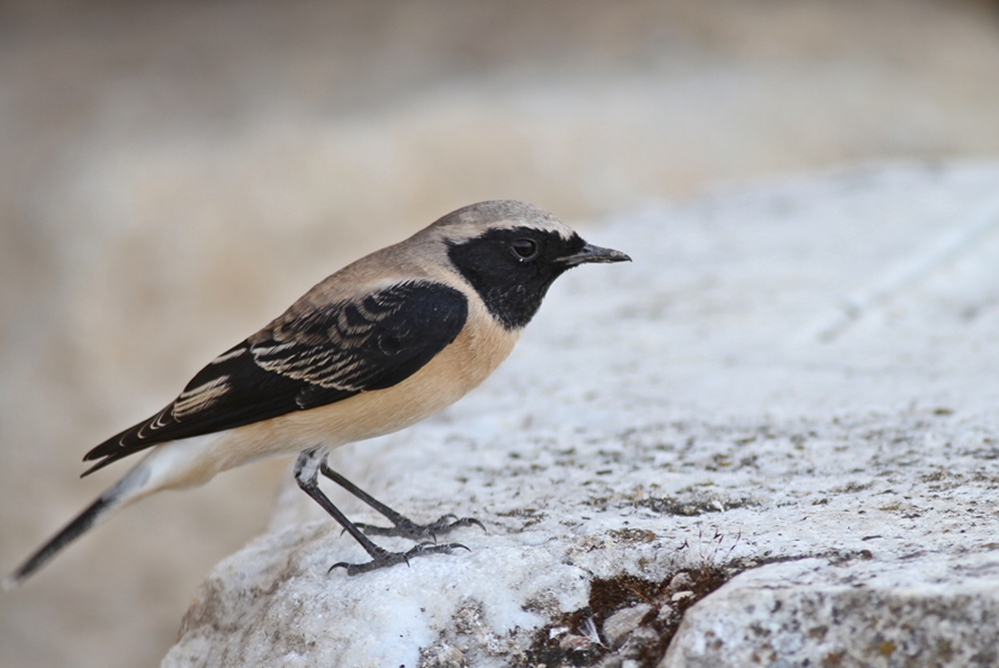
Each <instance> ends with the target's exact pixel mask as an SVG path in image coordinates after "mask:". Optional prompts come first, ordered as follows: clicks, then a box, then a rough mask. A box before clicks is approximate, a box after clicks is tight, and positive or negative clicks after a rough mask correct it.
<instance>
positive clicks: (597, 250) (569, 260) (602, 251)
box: [559, 244, 631, 267]
mask: <svg viewBox="0 0 999 668" xmlns="http://www.w3.org/2000/svg"><path fill="white" fill-rule="evenodd" d="M559 261H560V262H561V263H562V264H564V265H565V266H567V267H575V266H576V265H577V264H585V263H587V262H631V258H630V257H628V256H627V255H625V254H624V253H622V252H621V251H617V250H614V249H613V248H601V247H600V246H594V245H593V244H586V245H585V246H583V247H582V248H581V249H580V250H579V252H578V253H573V254H572V255H566V256H565V257H562V258H559Z"/></svg>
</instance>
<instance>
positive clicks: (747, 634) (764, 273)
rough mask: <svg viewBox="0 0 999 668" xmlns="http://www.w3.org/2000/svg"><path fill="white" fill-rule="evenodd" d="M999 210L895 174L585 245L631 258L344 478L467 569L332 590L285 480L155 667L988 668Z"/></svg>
mask: <svg viewBox="0 0 999 668" xmlns="http://www.w3.org/2000/svg"><path fill="white" fill-rule="evenodd" d="M997 193H999V167H997V166H994V165H991V166H990V165H977V166H964V167H961V166H952V167H947V168H932V169H931V168H922V167H904V166H897V167H887V168H882V169H867V170H853V171H848V172H842V173H835V174H825V175H821V176H817V177H813V178H808V179H805V178H802V179H799V180H796V181H793V182H789V183H786V184H784V185H781V186H777V187H770V188H765V189H759V190H755V191H744V192H736V193H727V194H718V195H715V196H712V197H707V198H704V199H702V200H699V201H697V202H694V203H692V204H690V205H687V206H684V207H682V208H675V209H659V210H653V211H645V212H641V213H635V214H628V215H621V216H619V217H618V218H616V219H615V220H612V221H610V223H609V224H607V225H605V226H603V227H596V228H593V229H590V230H586V236H587V238H588V239H590V240H591V241H593V242H594V243H598V244H601V245H607V246H611V247H615V248H620V249H622V250H625V251H626V252H628V253H630V254H631V255H632V256H633V257H634V260H635V262H634V263H633V264H631V265H616V266H611V267H585V268H582V269H580V270H577V271H574V272H572V273H570V274H569V275H568V276H566V277H565V278H564V279H563V280H562V281H561V282H560V283H559V284H557V285H556V286H555V288H554V289H553V290H552V293H551V294H550V296H549V298H548V300H547V302H546V303H545V305H544V306H543V307H542V310H541V313H540V314H539V316H538V318H537V320H536V321H535V322H534V323H532V325H531V326H530V327H529V328H528V330H527V332H526V334H525V336H524V339H523V341H522V342H521V344H520V345H519V346H518V348H517V349H516V350H515V351H514V353H513V355H512V357H511V359H510V360H509V361H508V362H507V363H506V364H505V365H504V366H503V367H502V368H501V370H500V371H499V372H497V374H496V375H495V376H494V377H493V378H491V379H490V380H489V381H487V383H486V384H485V385H484V386H483V387H482V388H480V389H479V390H477V391H476V392H475V393H473V394H472V395H470V396H469V397H467V398H466V399H465V400H463V401H462V402H460V403H459V404H458V405H456V406H454V407H453V408H452V409H449V410H448V411H446V412H445V413H444V414H442V415H441V416H439V417H437V418H434V419H432V420H429V421H427V422H425V423H423V424H421V425H418V426H416V427H415V428H412V429H410V430H408V431H406V432H403V433H400V434H397V435H394V436H391V437H387V438H383V439H378V440H375V441H370V442H366V443H360V444H355V445H352V446H348V447H347V448H343V449H341V450H339V451H337V453H335V457H334V460H335V461H334V464H335V467H336V468H338V469H339V470H341V471H343V472H344V473H345V474H346V475H347V476H348V477H349V478H351V479H354V480H355V481H356V482H358V483H359V484H361V485H362V486H364V487H366V488H367V489H369V491H371V492H372V493H374V494H375V495H376V496H377V497H379V498H380V499H382V500H383V501H385V502H386V503H388V504H390V505H392V506H393V507H395V508H397V509H399V510H401V511H403V512H405V513H406V514H408V515H410V516H411V517H413V518H415V519H418V520H433V519H435V518H436V517H438V516H439V515H441V514H443V513H445V512H454V513H456V514H458V515H474V516H476V517H478V518H479V519H480V520H482V521H483V523H484V524H485V526H486V529H487V531H486V532H482V531H481V530H479V529H477V528H474V527H471V528H464V529H461V530H460V531H458V532H456V533H455V534H454V536H453V537H451V539H453V540H457V541H459V542H461V543H464V544H466V545H467V546H468V547H469V548H471V552H470V553H465V552H461V553H457V554H455V555H451V556H432V557H424V558H420V559H415V560H413V562H412V564H411V566H410V567H409V568H406V567H404V566H401V567H395V568H391V569H386V570H383V571H378V572H373V573H370V574H366V575H363V576H359V577H347V576H346V575H344V574H343V573H342V571H335V572H333V573H331V574H327V569H328V568H329V566H330V565H331V564H333V563H335V562H337V561H341V560H348V561H349V560H360V559H363V558H364V554H363V552H362V551H361V550H360V549H359V548H358V546H357V545H356V544H355V543H354V542H353V541H352V540H351V539H349V537H342V536H340V532H339V530H338V529H337V528H336V527H335V526H333V525H332V523H331V522H330V521H328V520H327V519H325V518H324V517H322V515H321V511H319V509H318V508H315V507H314V504H312V503H311V502H310V501H309V500H308V499H307V498H306V497H305V496H304V495H303V494H301V493H300V492H299V491H298V490H297V489H295V488H294V486H293V485H290V484H289V485H287V486H286V489H285V491H284V493H283V495H282V498H281V501H280V502H279V504H278V508H277V510H276V512H275V516H274V519H273V521H272V524H271V527H270V530H269V532H268V533H266V534H265V535H263V536H261V537H259V538H258V539H256V540H254V541H253V542H252V543H251V544H250V545H248V546H247V547H246V548H245V549H244V550H242V551H241V552H239V553H237V554H235V555H233V556H231V557H230V558H228V559H226V560H225V561H223V562H222V563H221V564H219V566H218V567H217V568H216V569H215V571H214V572H213V573H212V574H211V575H210V576H209V578H208V579H207V580H206V582H205V583H204V584H203V585H202V587H201V589H200V591H199V593H198V594H197V596H196V599H195V601H194V604H193V605H192V607H191V609H190V611H189V612H188V614H187V616H186V617H185V619H184V622H183V625H182V628H181V633H180V638H179V641H178V644H177V645H176V646H175V647H174V648H173V649H172V650H171V651H170V653H169V654H168V655H167V657H166V659H165V660H164V663H163V665H164V666H167V667H170V668H173V667H177V666H275V665H280V666H299V665H301V666H306V665H310V666H311V665H326V666H352V667H355V666H407V667H408V668H414V667H415V666H425V667H429V666H497V667H498V666H518V665H523V666H526V665H532V666H536V665H539V664H540V665H545V666H560V665H566V666H572V665H601V666H605V667H610V666H622V667H635V666H650V667H651V666H657V665H661V666H663V667H664V668H665V667H669V668H673V667H676V666H713V667H718V666H745V665H761V666H804V665H808V666H861V665H864V666H886V667H887V666H955V667H956V666H969V665H992V664H994V663H995V657H996V656H997V654H996V652H997V649H999V632H997V630H996V629H997V628H999V627H997V624H996V623H995V622H996V613H997V611H999V588H997V585H996V584H995V582H997V578H996V575H997V574H999V542H997V538H996V536H997V531H996V524H997V511H996V507H997V500H999V491H997V489H999V469H997V465H996V461H997V458H999V435H997V433H996V425H997V423H999V422H997V418H999V401H997V400H999V374H997V373H996V368H995V365H996V360H999V337H996V336H995V332H996V331H999V281H997V280H996V278H997V273H996V267H999V194H997ZM331 492H334V494H335V490H332V489H331ZM334 501H335V502H337V503H340V504H342V507H343V508H344V509H345V511H346V512H348V514H349V515H350V516H351V517H353V518H354V519H356V520H358V521H365V522H373V523H377V522H378V521H379V518H378V517H377V516H375V515H373V514H372V512H371V511H370V510H368V509H365V508H363V507H361V506H360V505H359V504H358V503H357V502H355V501H353V500H351V499H349V498H348V497H345V496H344V495H342V494H335V496H334ZM382 542H383V544H385V545H386V546H389V547H392V548H393V549H400V548H405V547H407V546H408V545H409V543H407V542H406V541H402V540H397V539H391V540H383V541H382ZM712 592H713V593H712ZM643 606H644V607H643ZM674 634H675V635H674ZM664 657H665V658H664Z"/></svg>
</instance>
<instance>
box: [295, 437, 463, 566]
mask: <svg viewBox="0 0 999 668" xmlns="http://www.w3.org/2000/svg"><path fill="white" fill-rule="evenodd" d="M325 463H326V454H325V453H324V452H322V451H321V450H318V449H313V450H306V451H305V452H303V453H302V454H300V455H299V456H298V460H297V461H296V462H295V480H296V481H298V486H299V487H301V488H302V490H303V491H304V492H305V493H306V494H308V495H309V496H310V497H312V499H313V500H314V501H315V502H316V503H318V504H319V505H320V506H322V507H323V510H325V511H326V512H327V513H329V514H330V515H331V516H332V517H333V519H335V520H336V521H337V522H338V523H339V524H340V526H342V527H343V530H344V531H346V532H347V533H349V534H350V535H351V536H353V537H354V540H356V541H357V542H358V543H360V545H361V547H363V548H364V550H365V552H367V553H368V554H369V555H370V556H371V561H369V562H367V563H365V564H348V563H346V562H343V561H341V562H339V563H336V564H333V565H332V566H330V571H332V570H333V569H334V568H344V569H345V570H346V571H347V575H357V574H358V573H366V572H368V571H373V570H375V569H376V568H385V567H386V566H394V565H396V564H401V563H403V562H405V563H407V564H408V563H409V560H410V558H412V557H419V556H423V555H425V554H451V553H452V552H454V550H455V549H457V548H461V549H465V550H467V549H468V548H467V547H465V546H464V545H461V544H460V543H448V544H446V545H435V544H433V543H420V544H419V545H417V546H416V547H414V548H413V549H411V550H409V551H408V552H389V551H388V550H385V549H384V548H381V547H378V546H377V545H375V544H374V543H373V542H371V539H370V538H368V537H367V536H365V535H364V534H363V533H361V530H360V529H358V528H357V527H356V526H355V525H354V524H353V523H352V522H351V521H350V520H348V519H347V517H346V515H344V514H343V513H341V512H340V510H339V509H338V508H337V507H336V506H334V505H333V502H332V501H330V500H329V498H328V497H327V496H326V495H325V494H324V493H323V491H322V490H321V489H319V482H318V477H319V470H320V467H325Z"/></svg>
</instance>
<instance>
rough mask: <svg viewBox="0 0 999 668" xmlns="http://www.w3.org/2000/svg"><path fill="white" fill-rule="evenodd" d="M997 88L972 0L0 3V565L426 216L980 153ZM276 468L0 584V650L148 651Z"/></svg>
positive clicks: (244, 525)
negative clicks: (102, 463)
mask: <svg viewBox="0 0 999 668" xmlns="http://www.w3.org/2000/svg"><path fill="white" fill-rule="evenodd" d="M997 82H999V7H997V6H996V4H995V3H987V2H973V1H971V0H967V1H960V0H950V1H944V0H935V1H934V0H822V1H820V0H766V1H764V0H711V1H710V2H707V1H705V0H670V1H668V2H651V1H648V0H621V1H615V2H594V1H586V0H552V1H548V2H544V3H534V2H528V1H524V2H519V1H503V2H499V1H496V2H459V1H457V0H455V1H447V2H446V1H440V2H429V1H410V2H403V1H401V0H399V1H394V2H389V1H385V2H378V3H366V2H361V1H357V2H343V1H341V2H277V1H274V0H272V1H268V2H265V1H257V2H234V1H233V2H124V1H123V2H112V1H108V2H101V1H98V0H93V1H90V2H84V1H81V2H61V1H58V0H52V1H41V2H29V1H27V0H22V1H21V2H17V1H15V2H2V3H0V568H2V570H4V571H5V572H6V571H9V570H10V569H12V568H13V567H14V566H15V565H16V564H17V563H18V562H19V561H20V560H21V559H22V558H23V557H24V556H26V555H27V553H28V552H29V551H30V550H32V549H34V548H35V547H36V546H37V544H39V543H40V542H41V541H42V540H44V539H45V538H47V537H48V536H49V535H50V534H51V533H52V532H54V531H55V530H56V529H57V528H58V527H60V526H61V525H62V524H63V523H64V522H66V521H67V520H68V519H70V517H71V516H72V515H73V514H75V513H76V512H77V511H78V510H79V509H80V508H81V507H82V506H83V505H84V504H85V503H87V502H89V501H90V500H91V499H92V498H93V497H94V496H95V495H96V494H98V493H99V492H100V490H102V489H103V488H104V487H106V486H107V485H108V484H109V483H110V482H111V481H113V480H114V479H115V478H116V477H117V476H118V475H120V474H121V472H122V471H123V470H124V469H125V466H117V467H113V469H112V470H109V471H104V472H101V473H100V474H97V475H95V476H93V477H92V478H87V479H86V480H83V481H80V480H78V479H77V476H78V474H79V473H80V472H81V471H82V470H83V467H82V465H81V464H80V461H79V458H80V457H82V455H83V454H84V453H85V452H86V451H87V450H88V449H89V448H90V447H92V446H93V445H95V444H96V443H98V442H99V441H101V440H103V439H104V438H106V437H107V436H109V435H110V434H112V433H114V432H115V431H117V430H119V429H121V428H124V427H126V426H129V425H130V424H132V423H134V422H135V421H137V420H139V419H141V418H144V417H146V416H147V415H148V414H150V413H152V412H153V411H155V410H157V409H159V408H160V407H162V405H163V404H165V403H166V402H167V401H169V400H170V399H172V398H173V396H174V395H175V394H176V393H177V391H178V390H179V389H180V388H181V387H182V386H183V385H184V383H185V382H186V381H187V380H188V379H189V377H190V376H191V375H192V374H193V373H194V372H195V371H197V370H198V369H199V368H200V367H201V366H202V365H203V364H204V363H205V362H207V361H208V360H209V359H210V358H211V357H212V356H213V355H215V354H216V353H218V352H219V351H221V350H223V349H224V348H226V347H228V346H230V345H232V344H234V343H236V342H237V341H239V340H240V339H242V338H243V337H244V336H246V335H247V334H248V333H250V332H251V331H253V330H255V329H256V328H258V327H259V326H261V325H262V324H264V323H265V322H266V321H267V320H269V319H270V318H272V317H274V316H275V315H277V314H278V313H279V312H280V311H281V310H282V309H283V308H284V307H285V306H286V305H287V304H288V303H290V302H291V301H292V300H293V299H294V298H296V297H297V296H298V295H299V294H301V293H302V292H303V291H304V290H306V289H307V288H308V287H310V286H311V285H312V284H313V283H315V282H316V281H318V280H319V279H321V278H322V277H324V276H325V275H327V274H329V273H331V272H332V271H333V270H335V269H336V268H338V267H339V266H341V265H342V264H344V263H345V262H347V261H349V260H351V259H353V258H355V257H357V256H358V255H360V254H362V253H365V252H367V251H370V250H373V249H375V248H377V247H380V246H382V245H384V244H386V243H389V242H392V241H395V240H398V239H400V238H402V237H403V236H405V235H407V234H408V233H410V232H412V231H414V230H416V229H418V228H420V227H422V226H424V225H426V224H427V223H429V222H431V221H432V220H434V219H435V218H436V217H438V216H439V215H441V214H443V213H446V212H447V211H450V210H451V209H454V208H456V207H458V206H461V205H463V204H467V203H469V202H472V201H476V200H481V199H487V198H497V197H513V198H518V199H525V200H528V201H532V202H534V203H536V204H538V205H540V206H543V207H545V208H548V209H550V210H552V211H553V212H555V213H556V214H558V215H560V216H561V217H562V218H563V219H565V220H567V221H568V222H571V223H579V222H581V221H593V220H597V219H599V218H600V217H601V216H602V215H604V214H606V213H610V212H614V211H621V210H629V209H636V208H640V207H642V206H643V205H644V204H646V203H648V202H650V201H661V200H664V199H679V198H688V197H692V196H696V195H697V194H698V193H699V192H703V191H705V190H709V189H710V190H714V189H718V188H731V187H738V185H739V184H745V183H747V182H758V181H762V180H773V179H777V178H780V177H782V176H783V175H789V174H796V173H801V172H803V171H806V170H815V169H823V168H829V167H834V166H842V165H849V164H856V163H862V162H870V161H885V160H916V161H941V160H952V159H995V158H996V157H997V156H999V123H996V119H997V118H999V85H997ZM663 233H664V234H668V230H664V231H663ZM284 467H285V463H284V462H270V463H263V464H259V465H256V466H253V467H248V468H247V469H245V470H239V471H234V472H230V473H227V474H225V475H223V476H220V477H219V478H217V479H216V480H215V481H213V482H212V484H211V485H210V486H208V487H206V488H204V489H200V490H196V491H193V492H188V493H185V494H181V495H171V494H167V495H163V496H162V497H160V498H154V499H151V500H149V501H146V502H144V503H142V504H140V505H139V506H136V507H134V508H132V509H129V510H128V511H126V512H125V513H124V514H123V515H121V516H120V517H117V518H115V520H114V521H113V522H111V523H110V524H108V525H106V526H104V527H101V528H99V529H98V530H96V531H95V532H94V533H93V534H91V535H88V536H87V537H85V538H84V539H83V540H82V541H81V542H80V543H78V544H76V545H74V546H73V547H72V548H70V549H69V550H68V551H67V552H66V553H65V554H63V555H61V556H60V558H59V559H58V560H56V561H55V562H53V563H52V564H51V565H50V567H48V568H47V569H46V570H44V571H43V572H42V573H40V574H39V575H38V576H36V578H35V579H34V580H32V581H30V582H29V583H28V584H27V586H26V587H24V588H23V589H22V590H19V591H17V592H14V593H8V594H2V595H0V665H3V666H5V667H10V668H14V667H22V666H59V665H74V666H101V667H117V666H153V665H157V664H158V662H159V660H160V658H161V657H162V656H163V654H164V652H165V651H166V649H167V648H168V647H169V646H170V644H171V643H172V641H173V639H174V637H175V634H176V629H177V627H178V624H179V620H180V616H181V615H182V614H183V612H184V610H185V609H186V607H187V604H188V601H189V598H190V596H191V595H192V593H193V591H194V588H195V586H196V585H197V583H198V582H200V580H201V579H202V578H203V576H204V575H205V574H206V573H207V572H208V570H209V569H210V567H211V566H212V565H213V564H214V563H215V562H216V561H218V560H219V559H220V558H222V557H223V556H225V555H226V554H228V553H230V552H232V551H234V550H235V549H237V548H238V547H240V546H241V545H242V544H243V543H244V542H245V541H246V540H247V539H248V538H249V537H250V536H252V535H253V534H254V533H255V532H257V531H259V530H260V529H261V528H262V527H263V526H264V524H265V522H266V520H267V514H268V509H269V506H270V504H271V502H272V500H273V497H274V493H275V490H276V484H277V480H278V479H279V477H280V475H281V473H282V471H283V470H284Z"/></svg>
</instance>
